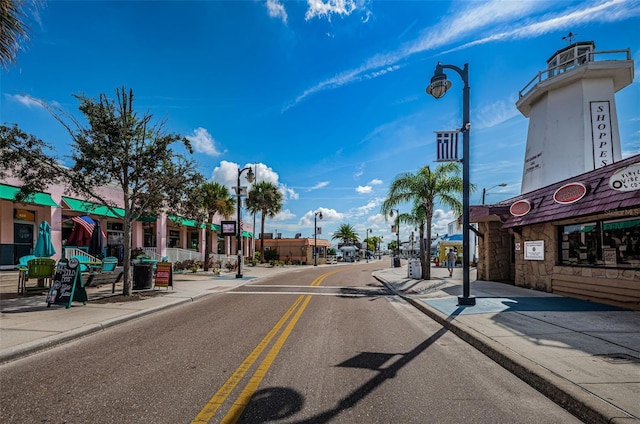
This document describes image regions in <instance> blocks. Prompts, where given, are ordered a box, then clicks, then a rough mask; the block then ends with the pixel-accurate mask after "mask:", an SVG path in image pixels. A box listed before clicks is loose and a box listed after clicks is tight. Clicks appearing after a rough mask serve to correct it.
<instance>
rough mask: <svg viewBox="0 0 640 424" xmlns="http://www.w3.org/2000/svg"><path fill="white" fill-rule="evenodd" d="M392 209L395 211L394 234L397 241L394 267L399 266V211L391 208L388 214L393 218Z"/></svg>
mask: <svg viewBox="0 0 640 424" xmlns="http://www.w3.org/2000/svg"><path fill="white" fill-rule="evenodd" d="M393 211H396V236H397V238H398V241H397V242H396V257H397V258H398V262H397V264H398V265H397V266H396V263H395V262H394V267H399V266H400V211H399V210H398V209H391V211H390V212H389V216H390V217H391V218H393Z"/></svg>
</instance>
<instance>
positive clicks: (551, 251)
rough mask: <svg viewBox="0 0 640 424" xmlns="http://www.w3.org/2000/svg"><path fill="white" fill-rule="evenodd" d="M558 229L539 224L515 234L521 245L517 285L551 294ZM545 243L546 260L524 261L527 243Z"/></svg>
mask: <svg viewBox="0 0 640 424" xmlns="http://www.w3.org/2000/svg"><path fill="white" fill-rule="evenodd" d="M556 238H557V235H556V227H555V226H554V225H551V224H538V225H531V226H528V227H524V228H522V234H517V233H516V234H515V242H516V243H520V250H516V251H515V256H516V266H515V285H516V286H520V287H527V288H530V289H535V290H540V291H546V292H551V290H552V287H551V279H552V277H553V272H554V266H555V265H556V258H557V257H558V242H557V241H556ZM538 240H542V241H544V260H543V261H531V260H525V259H524V243H525V241H538Z"/></svg>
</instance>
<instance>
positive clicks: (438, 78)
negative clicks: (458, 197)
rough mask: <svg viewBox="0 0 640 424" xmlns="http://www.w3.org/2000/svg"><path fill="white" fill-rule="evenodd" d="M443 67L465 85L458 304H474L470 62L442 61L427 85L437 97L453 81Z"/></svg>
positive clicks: (463, 90) (439, 96)
mask: <svg viewBox="0 0 640 424" xmlns="http://www.w3.org/2000/svg"><path fill="white" fill-rule="evenodd" d="M443 69H451V70H453V71H455V72H457V73H458V75H460V78H462V82H463V83H464V87H463V89H462V128H461V131H462V254H463V255H462V296H458V305H464V306H473V305H475V304H476V298H475V297H471V296H470V293H469V226H470V225H469V163H470V156H469V131H470V130H471V123H470V122H469V64H468V63H465V64H464V68H463V69H460V68H458V67H457V66H454V65H443V64H441V63H440V62H438V64H437V65H436V69H435V71H434V72H433V77H432V78H431V83H430V84H429V86H428V87H427V90H426V91H427V94H431V95H432V96H433V97H435V98H436V99H439V98H441V97H442V96H444V95H445V94H446V93H447V90H449V88H451V81H449V80H448V79H447V76H446V75H445V73H444V72H442V70H443Z"/></svg>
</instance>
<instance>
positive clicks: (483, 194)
mask: <svg viewBox="0 0 640 424" xmlns="http://www.w3.org/2000/svg"><path fill="white" fill-rule="evenodd" d="M506 186H507V184H505V183H501V184H496V185H494V186H493V187H489V188H483V189H482V204H483V205H484V196H485V195H486V194H487V191H489V190H491V189H493V188H496V187H506Z"/></svg>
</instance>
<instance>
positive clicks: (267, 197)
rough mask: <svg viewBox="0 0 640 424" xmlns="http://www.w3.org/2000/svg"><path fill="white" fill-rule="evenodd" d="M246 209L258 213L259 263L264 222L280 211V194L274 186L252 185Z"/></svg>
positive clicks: (268, 183) (268, 184) (270, 184)
mask: <svg viewBox="0 0 640 424" xmlns="http://www.w3.org/2000/svg"><path fill="white" fill-rule="evenodd" d="M247 209H248V210H249V211H251V212H252V213H258V212H260V215H261V216H260V261H264V221H265V218H266V217H267V216H268V217H269V218H273V217H274V216H276V215H277V214H278V212H280V211H281V210H282V193H281V192H280V190H278V187H276V186H275V184H273V183H270V182H268V181H262V182H259V183H256V184H254V185H253V187H252V188H251V190H250V191H249V195H248V196H247Z"/></svg>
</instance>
